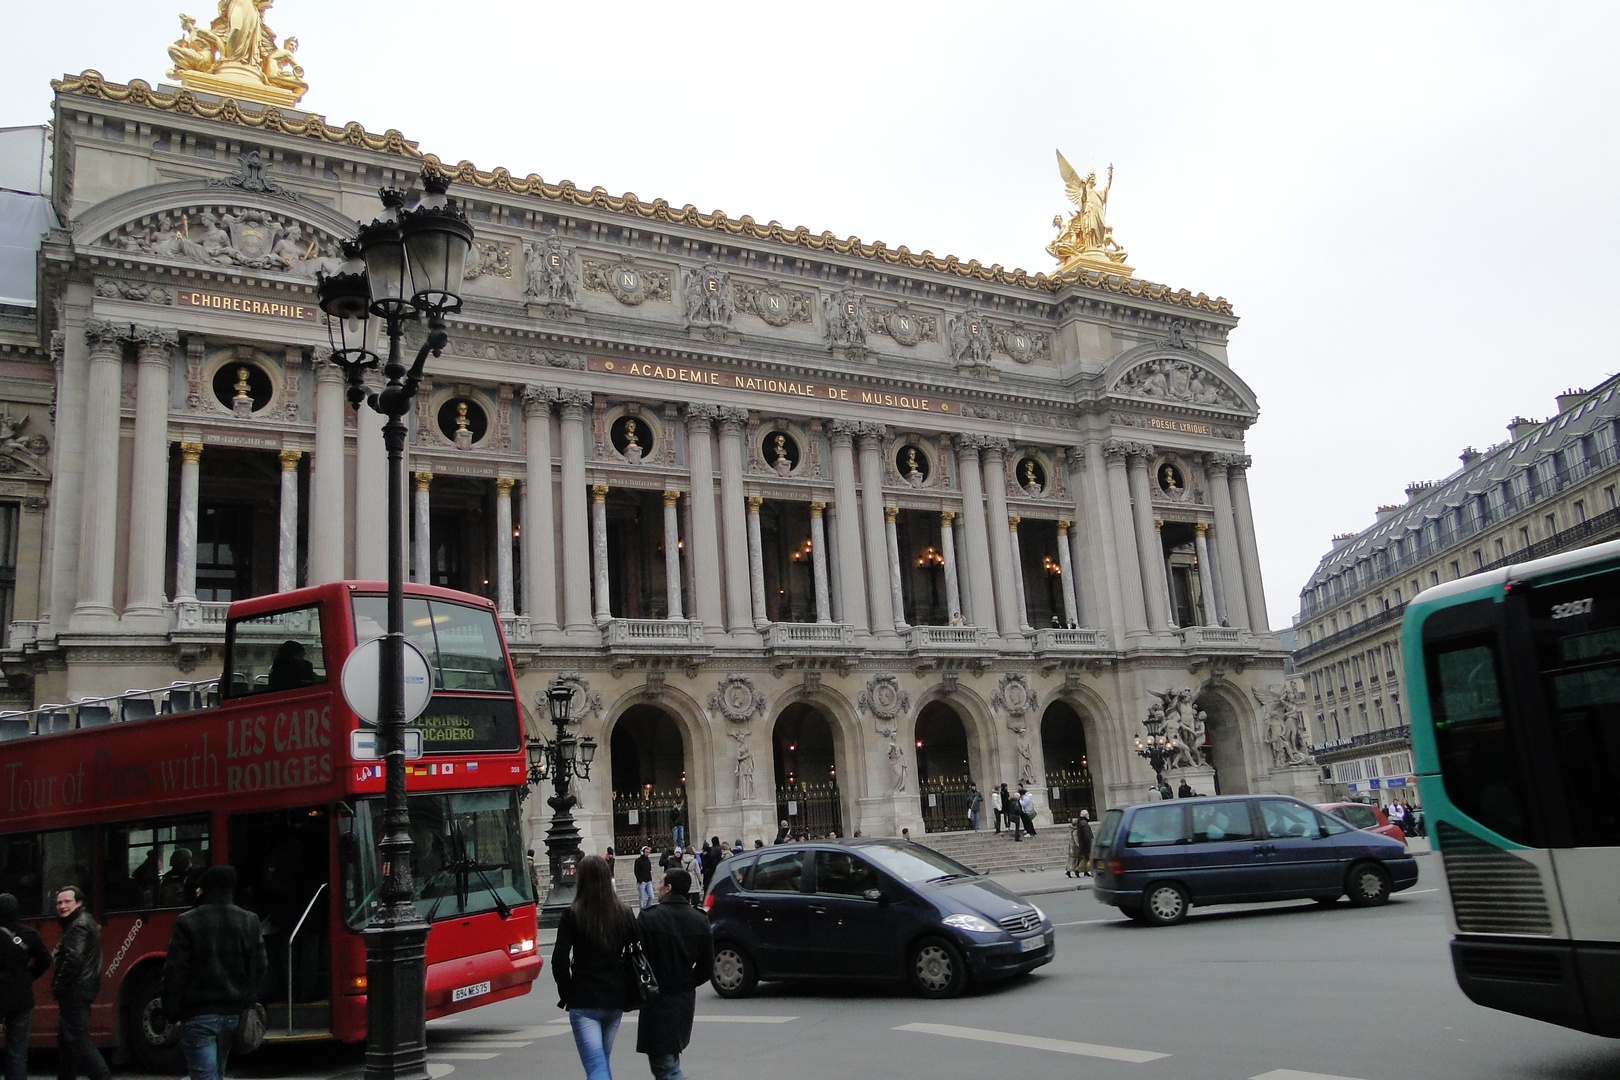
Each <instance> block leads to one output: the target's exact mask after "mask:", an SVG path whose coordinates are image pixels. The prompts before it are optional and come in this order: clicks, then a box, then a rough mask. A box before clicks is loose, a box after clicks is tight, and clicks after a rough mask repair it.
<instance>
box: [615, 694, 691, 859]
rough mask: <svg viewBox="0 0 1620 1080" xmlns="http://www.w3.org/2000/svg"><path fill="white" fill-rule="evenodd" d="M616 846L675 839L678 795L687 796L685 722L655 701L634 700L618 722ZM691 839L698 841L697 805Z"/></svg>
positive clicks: (635, 847)
mask: <svg viewBox="0 0 1620 1080" xmlns="http://www.w3.org/2000/svg"><path fill="white" fill-rule="evenodd" d="M608 756H609V760H610V763H611V765H612V768H613V850H614V851H615V852H632V851H640V850H641V849H642V848H643V847H650V848H652V849H653V850H654V851H662V850H663V849H664V848H665V847H667V846H669V844H670V842H671V839H672V830H671V825H672V821H673V816H674V808H675V802H676V800H677V799H679V800H682V801H683V802H684V801H685V797H686V751H685V747H684V745H683V743H682V740H681V728H680V725H679V724H677V723H676V722H675V718H674V717H672V716H671V715H670V714H669V713H667V712H665V711H664V710H663V709H660V708H658V707H657V706H655V705H632V706H631V707H630V708H629V709H626V710H625V712H624V715H622V716H620V717H619V719H618V722H617V723H615V724H614V725H613V735H612V736H611V739H610V741H609V746H608ZM687 824H688V834H687V842H688V843H693V842H694V841H693V840H692V837H693V835H695V834H694V833H692V832H691V829H690V826H691V824H692V819H691V807H690V806H688V807H687Z"/></svg>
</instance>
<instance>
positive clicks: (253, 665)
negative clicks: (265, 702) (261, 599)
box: [224, 605, 326, 697]
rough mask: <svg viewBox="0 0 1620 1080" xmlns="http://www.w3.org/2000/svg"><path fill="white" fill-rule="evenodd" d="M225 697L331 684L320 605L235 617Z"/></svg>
mask: <svg viewBox="0 0 1620 1080" xmlns="http://www.w3.org/2000/svg"><path fill="white" fill-rule="evenodd" d="M225 671H226V673H227V678H226V681H225V695H224V696H226V697H246V696H248V695H249V694H267V693H272V692H274V691H277V690H296V689H298V688H299V687H303V686H319V685H320V684H322V683H324V682H326V654H325V653H324V652H322V650H321V609H320V608H319V607H317V606H314V605H311V606H310V607H301V608H294V609H293V610H291V611H275V612H271V613H270V614H268V615H255V616H253V617H251V618H245V619H232V620H231V624H230V626H229V627H228V633H227V635H226V657H225Z"/></svg>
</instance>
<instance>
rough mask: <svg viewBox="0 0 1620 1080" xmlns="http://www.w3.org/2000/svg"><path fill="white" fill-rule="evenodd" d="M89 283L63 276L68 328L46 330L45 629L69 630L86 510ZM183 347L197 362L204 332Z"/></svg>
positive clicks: (93, 333) (91, 328)
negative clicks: (50, 384)
mask: <svg viewBox="0 0 1620 1080" xmlns="http://www.w3.org/2000/svg"><path fill="white" fill-rule="evenodd" d="M91 289H92V286H91V283H90V282H89V281H83V282H76V281H73V280H71V279H70V280H68V281H66V282H64V284H63V286H62V296H61V302H62V311H63V317H64V320H65V323H66V328H65V329H63V330H61V331H52V332H51V335H50V356H51V362H52V367H53V369H54V375H55V378H56V425H55V426H56V445H55V446H53V447H51V486H50V497H49V499H48V500H47V504H46V507H45V514H46V517H45V522H44V543H45V544H46V545H47V551H48V555H47V556H45V558H44V566H43V567H42V569H43V570H44V572H45V573H46V574H47V575H48V576H47V577H46V578H45V580H44V581H43V582H42V586H43V588H44V590H45V595H44V596H42V597H41V600H40V603H41V607H40V616H41V618H42V619H48V620H49V625H48V626H42V627H40V631H41V633H42V634H48V635H58V634H61V633H64V632H65V631H66V630H67V628H68V625H69V620H70V618H71V616H72V614H73V608H74V605H75V602H76V600H77V597H78V590H79V573H78V570H79V567H78V563H79V554H78V544H79V521H80V517H81V515H82V513H83V510H84V507H83V502H84V500H83V491H84V487H83V485H84V479H85V477H84V471H85V466H84V391H85V385H84V384H85V380H86V378H87V377H88V375H89V370H88V369H89V356H90V346H91V343H92V342H94V341H95V339H96V337H97V335H98V331H97V329H96V328H97V326H98V324H97V323H96V322H95V321H94V320H92V321H91V322H90V324H89V325H88V326H87V325H86V324H85V322H84V315H85V313H86V312H88V311H89V310H90V305H91V303H92V291H91ZM114 340H115V341H116V331H114ZM186 349H187V351H188V353H189V354H191V355H194V356H196V357H197V359H198V362H199V363H200V362H201V359H202V349H203V338H202V335H201V334H193V335H191V338H190V340H188V341H187V342H186Z"/></svg>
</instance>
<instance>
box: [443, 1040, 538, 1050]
mask: <svg viewBox="0 0 1620 1080" xmlns="http://www.w3.org/2000/svg"><path fill="white" fill-rule="evenodd" d="M450 1045H451V1046H452V1047H453V1048H454V1049H457V1050H463V1049H468V1048H471V1047H484V1048H486V1049H489V1050H521V1049H523V1048H524V1047H525V1046H528V1045H529V1044H528V1043H527V1042H511V1041H509V1040H506V1039H473V1038H460V1039H455V1040H453V1041H452V1042H451V1043H450Z"/></svg>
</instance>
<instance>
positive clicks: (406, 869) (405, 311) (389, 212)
mask: <svg viewBox="0 0 1620 1080" xmlns="http://www.w3.org/2000/svg"><path fill="white" fill-rule="evenodd" d="M449 186H450V181H449V178H448V177H446V176H444V175H442V174H440V173H437V172H433V171H429V170H424V171H423V173H422V188H423V194H422V196H421V198H420V199H419V200H418V201H417V202H416V203H415V204H414V205H410V206H407V205H406V193H405V192H403V191H398V190H395V189H391V188H385V189H383V190H382V191H381V192H380V193H379V195H380V197H381V199H382V204H383V210H382V213H381V214H379V215H378V216H377V217H376V219H375V220H373V221H372V222H371V223H370V224H369V225H361V226H360V228H359V235H358V237H357V238H356V239H355V240H353V241H349V242H345V244H344V245H343V254H344V261H343V264H342V265H341V266H340V267H339V268H338V270H337V272H336V273H333V274H329V275H322V277H321V281H320V286H319V289H318V296H319V298H320V306H321V310H322V311H323V312H325V313H326V324H327V332H328V335H329V337H330V340H331V344H332V360H333V362H334V363H336V364H337V365H338V366H339V367H341V368H342V369H343V371H344V374H345V375H346V376H347V377H348V383H349V391H348V398H349V404H350V405H351V406H353V407H354V408H355V409H358V408H359V407H360V406H361V404H366V405H369V406H370V408H371V409H372V410H374V411H375V412H378V413H380V414H382V415H383V416H384V417H386V418H387V420H386V422H385V423H384V424H383V429H382V434H383V445H384V446H385V447H386V448H387V450H388V632H387V634H386V635H385V636H384V637H383V639H382V646H381V657H380V661H379V664H378V679H377V713H378V723H377V727H378V735H379V738H380V749H381V752H382V757H383V762H384V770H383V775H384V794H383V835H382V839H381V840H380V841H379V842H378V844H377V849H378V858H379V861H380V862H381V869H382V883H381V886H380V888H379V889H378V894H377V907H376V909H375V910H374V912H373V913H372V917H371V921H370V923H369V924H368V925H367V926H366V930H365V940H366V993H367V998H366V1022H367V1038H366V1071H365V1075H366V1078H367V1080H427V1077H428V1072H427V1015H426V1003H425V1000H424V997H425V991H426V982H427V965H426V946H427V935H428V924H427V923H426V922H425V921H423V919H422V918H421V917H420V916H419V915H418V914H417V911H416V904H415V902H414V899H413V894H414V891H415V890H414V886H413V883H412V881H411V834H410V829H409V825H410V813H409V809H408V805H407V803H406V795H405V585H404V581H405V541H404V530H403V510H404V505H403V503H404V496H403V491H404V482H405V416H406V414H407V413H409V412H410V409H411V402H412V400H413V399H414V398H415V397H416V390H417V386H418V385H419V384H420V382H421V380H422V369H423V367H424V365H425V364H426V363H427V358H428V356H429V355H433V356H438V355H440V354H441V353H442V352H443V351H444V347H445V344H446V343H447V342H448V340H449V337H448V334H447V333H446V332H445V324H444V320H445V316H446V315H449V314H453V313H455V312H457V311H460V310H461V297H460V296H459V295H458V294H457V292H456V289H457V288H459V287H460V284H461V280H462V276H463V274H464V273H465V271H466V264H467V253H468V251H469V250H470V249H471V248H472V240H473V229H472V226H471V225H469V224H468V223H467V218H466V216H465V215H463V214H462V212H461V210H460V209H459V208H458V207H457V206H456V204H455V201H454V200H452V199H450V198H449V197H448V196H447V195H446V192H447V191H448V189H449ZM418 317H424V318H426V320H427V337H426V339H425V340H424V341H423V342H422V347H421V348H420V349H419V350H418V351H417V354H416V361H415V363H413V364H412V365H411V366H410V368H408V369H407V368H406V367H405V365H404V361H403V356H402V344H401V343H402V339H403V338H404V335H405V324H406V323H408V322H414V321H416V319H417V318H418ZM374 319H375V320H380V321H381V323H382V328H383V331H384V333H385V334H386V336H387V338H388V357H387V360H386V362H383V369H382V373H383V378H384V379H385V380H386V385H385V386H384V387H383V388H382V389H381V390H379V391H375V392H368V391H367V389H366V386H365V383H364V381H363V380H364V374H365V371H366V370H367V369H369V368H375V367H376V366H377V365H378V363H379V357H378V356H377V353H376V352H375V350H374V344H373V341H372V335H373V333H374V328H375V323H374V321H373V320H374Z"/></svg>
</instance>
